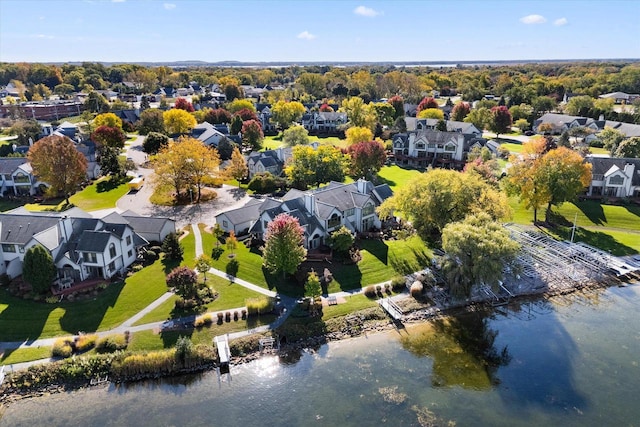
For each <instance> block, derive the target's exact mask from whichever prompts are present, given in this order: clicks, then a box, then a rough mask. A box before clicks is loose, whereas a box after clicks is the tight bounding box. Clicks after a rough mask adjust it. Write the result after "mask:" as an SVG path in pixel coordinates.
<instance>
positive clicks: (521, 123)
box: [514, 119, 529, 132]
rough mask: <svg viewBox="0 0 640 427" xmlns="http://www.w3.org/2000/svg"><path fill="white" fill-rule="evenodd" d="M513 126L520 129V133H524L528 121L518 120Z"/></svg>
mask: <svg viewBox="0 0 640 427" xmlns="http://www.w3.org/2000/svg"><path fill="white" fill-rule="evenodd" d="M514 125H515V126H516V127H517V128H518V129H520V131H521V132H524V131H525V130H527V129H528V128H529V121H528V120H527V119H518V120H516V121H515V123H514Z"/></svg>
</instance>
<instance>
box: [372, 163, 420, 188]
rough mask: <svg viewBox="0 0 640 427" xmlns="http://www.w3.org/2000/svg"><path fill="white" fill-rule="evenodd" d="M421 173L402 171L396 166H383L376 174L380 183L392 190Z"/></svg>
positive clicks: (411, 170) (410, 170)
mask: <svg viewBox="0 0 640 427" xmlns="http://www.w3.org/2000/svg"><path fill="white" fill-rule="evenodd" d="M421 173H422V172H420V171H419V170H415V169H403V168H401V167H400V166H397V165H392V166H383V167H382V169H380V172H378V178H380V182H381V183H386V184H388V185H389V187H391V189H392V190H394V189H396V188H399V187H400V186H402V185H404V184H406V183H407V181H409V180H411V179H412V178H415V177H416V176H418V175H420V174H421Z"/></svg>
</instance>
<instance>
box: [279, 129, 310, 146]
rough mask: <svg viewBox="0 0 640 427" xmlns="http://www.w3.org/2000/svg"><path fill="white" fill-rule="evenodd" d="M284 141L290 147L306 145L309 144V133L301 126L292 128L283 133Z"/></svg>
mask: <svg viewBox="0 0 640 427" xmlns="http://www.w3.org/2000/svg"><path fill="white" fill-rule="evenodd" d="M282 141H283V142H284V143H285V144H287V145H288V146H289V147H293V146H296V145H306V144H308V143H309V131H307V130H306V129H305V128H304V126H301V125H295V126H291V127H290V128H289V129H285V131H284V132H283V133H282Z"/></svg>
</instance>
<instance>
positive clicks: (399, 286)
mask: <svg viewBox="0 0 640 427" xmlns="http://www.w3.org/2000/svg"><path fill="white" fill-rule="evenodd" d="M406 288H407V279H405V277H404V276H395V277H394V278H393V279H391V289H393V291H394V292H402V291H404V290H405V289H406Z"/></svg>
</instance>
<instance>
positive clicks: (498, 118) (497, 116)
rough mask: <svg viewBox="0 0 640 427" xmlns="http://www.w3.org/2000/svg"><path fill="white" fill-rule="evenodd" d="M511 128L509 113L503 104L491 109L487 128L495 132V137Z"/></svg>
mask: <svg viewBox="0 0 640 427" xmlns="http://www.w3.org/2000/svg"><path fill="white" fill-rule="evenodd" d="M509 129H511V113H510V112H509V109H508V108H507V107H506V106H504V105H498V106H497V107H493V108H492V109H491V120H490V121H489V130H490V131H491V132H495V134H496V138H499V137H500V134H501V133H506V132H508V131H509Z"/></svg>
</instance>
